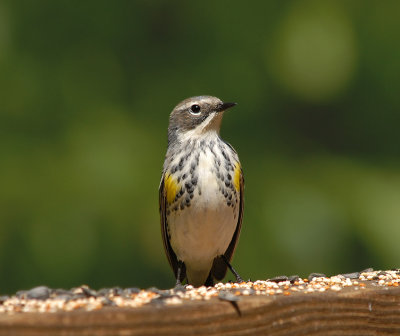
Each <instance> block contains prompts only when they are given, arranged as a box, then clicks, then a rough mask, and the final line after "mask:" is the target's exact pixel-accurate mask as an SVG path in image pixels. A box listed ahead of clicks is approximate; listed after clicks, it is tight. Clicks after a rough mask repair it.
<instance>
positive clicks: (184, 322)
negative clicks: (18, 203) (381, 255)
mask: <svg viewBox="0 0 400 336" xmlns="http://www.w3.org/2000/svg"><path fill="white" fill-rule="evenodd" d="M237 304H238V307H239V309H240V312H241V315H239V314H238V312H237V310H236V309H235V307H234V306H233V304H232V303H231V302H228V301H221V300H219V299H217V298H214V299H212V300H209V301H185V302H184V303H183V304H178V305H163V304H149V305H145V306H143V307H140V308H131V309H127V308H117V307H108V308H103V309H101V310H98V311H91V312H87V311H79V310H78V311H73V312H58V313H17V314H13V315H6V314H3V315H1V316H0V335H27V336H31V335H230V336H233V335H271V336H283V335H285V336H294V335H321V336H322V335H324V336H326V335H328V336H329V335H360V336H361V335H362V336H365V335H400V287H380V286H376V284H369V285H368V286H366V288H365V289H359V290H357V291H356V290H354V289H353V288H349V289H343V290H341V291H338V292H334V291H328V292H323V293H310V294H305V293H293V294H291V295H289V296H284V295H276V296H256V295H252V296H242V297H240V300H239V301H238V302H237Z"/></svg>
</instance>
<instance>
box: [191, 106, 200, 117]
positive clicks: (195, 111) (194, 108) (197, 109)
mask: <svg viewBox="0 0 400 336" xmlns="http://www.w3.org/2000/svg"><path fill="white" fill-rule="evenodd" d="M190 113H191V114H195V115H197V114H199V113H200V106H199V105H197V104H194V105H192V106H190Z"/></svg>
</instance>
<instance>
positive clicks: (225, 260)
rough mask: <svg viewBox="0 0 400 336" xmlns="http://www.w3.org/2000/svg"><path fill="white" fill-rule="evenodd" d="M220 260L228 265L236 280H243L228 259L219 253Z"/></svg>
mask: <svg viewBox="0 0 400 336" xmlns="http://www.w3.org/2000/svg"><path fill="white" fill-rule="evenodd" d="M221 257H222V260H223V261H224V262H225V264H226V266H228V268H229V269H230V270H231V272H232V273H233V275H234V276H235V277H236V282H243V279H242V278H241V276H240V275H239V273H238V272H236V270H235V269H234V268H233V267H232V265H231V264H230V263H229V261H228V259H227V258H226V257H225V255H224V254H223V255H221Z"/></svg>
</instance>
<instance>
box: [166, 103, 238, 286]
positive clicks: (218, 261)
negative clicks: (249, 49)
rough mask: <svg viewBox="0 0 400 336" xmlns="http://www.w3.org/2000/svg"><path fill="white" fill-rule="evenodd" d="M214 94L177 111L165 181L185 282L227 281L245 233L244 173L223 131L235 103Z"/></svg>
mask: <svg viewBox="0 0 400 336" xmlns="http://www.w3.org/2000/svg"><path fill="white" fill-rule="evenodd" d="M235 105H236V104H235V103H224V102H222V101H221V100H220V99H218V98H216V97H211V96H199V97H192V98H188V99H186V100H184V101H182V102H181V103H179V104H178V105H177V106H176V107H175V108H174V110H173V111H172V113H171V115H170V119H169V127H168V149H167V154H166V156H165V162H164V168H163V174H162V178H161V183H160V190H159V197H160V199H159V200H160V215H161V230H162V238H163V242H164V248H165V252H166V254H167V257H168V260H169V263H170V265H171V267H172V269H173V271H174V274H175V277H176V284H177V285H179V284H180V283H181V282H182V281H183V280H185V278H186V279H187V283H188V284H191V285H193V286H196V287H198V286H201V285H207V286H209V285H212V284H213V283H214V279H216V280H222V279H223V278H224V277H225V274H226V270H227V267H229V269H230V270H231V271H232V273H233V274H234V275H235V276H236V280H237V281H238V282H241V281H242V279H241V278H240V276H239V274H238V273H237V272H236V271H235V270H234V269H233V268H232V266H231V265H230V260H231V259H232V256H233V252H234V250H235V246H236V243H237V241H238V238H239V234H240V229H241V225H242V217H243V204H244V203H243V201H244V199H243V196H244V195H243V189H244V179H243V172H242V168H241V165H240V162H239V158H238V155H237V153H236V151H235V150H234V149H233V148H232V146H231V145H229V144H228V143H226V142H225V141H223V140H222V139H221V138H220V136H219V130H220V126H221V121H222V116H223V112H224V111H225V110H226V109H228V108H230V107H232V106H235Z"/></svg>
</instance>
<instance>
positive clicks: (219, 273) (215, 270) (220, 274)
mask: <svg viewBox="0 0 400 336" xmlns="http://www.w3.org/2000/svg"><path fill="white" fill-rule="evenodd" d="M239 186H240V187H239V200H240V201H239V215H238V221H237V225H236V230H235V233H234V234H233V237H232V240H231V242H230V244H229V246H228V248H227V249H226V251H225V253H224V255H225V258H226V259H227V260H228V261H229V262H230V261H231V259H232V256H233V253H234V252H235V248H236V244H237V241H238V239H239V236H240V230H241V229H242V220H243V210H244V176H243V170H242V168H241V167H240V176H239ZM226 270H227V265H226V263H225V261H224V260H223V259H222V258H221V257H217V258H215V259H214V262H213V267H212V270H211V272H212V274H213V275H214V277H215V278H216V279H217V280H222V279H223V278H224V277H225V274H226Z"/></svg>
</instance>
